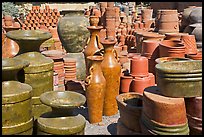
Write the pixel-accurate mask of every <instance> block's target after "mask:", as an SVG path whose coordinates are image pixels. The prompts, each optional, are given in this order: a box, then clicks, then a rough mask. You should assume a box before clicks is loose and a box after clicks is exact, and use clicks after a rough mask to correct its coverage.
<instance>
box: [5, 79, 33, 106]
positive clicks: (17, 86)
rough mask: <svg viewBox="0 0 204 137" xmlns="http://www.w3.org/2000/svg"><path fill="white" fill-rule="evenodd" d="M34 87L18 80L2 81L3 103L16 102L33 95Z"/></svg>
mask: <svg viewBox="0 0 204 137" xmlns="http://www.w3.org/2000/svg"><path fill="white" fill-rule="evenodd" d="M31 90H32V87H31V86H30V85H28V84H25V83H21V82H18V81H4V82H2V104H8V103H15V102H21V101H24V100H27V99H29V98H31V97H32V94H31Z"/></svg>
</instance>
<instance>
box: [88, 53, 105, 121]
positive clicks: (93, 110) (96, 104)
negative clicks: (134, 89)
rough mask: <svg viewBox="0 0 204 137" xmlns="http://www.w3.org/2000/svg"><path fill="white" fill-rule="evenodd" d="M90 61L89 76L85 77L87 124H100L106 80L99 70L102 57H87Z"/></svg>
mask: <svg viewBox="0 0 204 137" xmlns="http://www.w3.org/2000/svg"><path fill="white" fill-rule="evenodd" d="M87 59H89V60H90V61H91V67H90V68H89V71H90V75H88V76H87V77H86V80H85V86H86V99H87V106H88V114H89V122H90V123H91V124H93V123H99V122H102V115H103V104H104V96H105V89H106V79H105V77H104V76H103V72H102V69H101V62H102V61H103V57H102V56H88V57H87Z"/></svg>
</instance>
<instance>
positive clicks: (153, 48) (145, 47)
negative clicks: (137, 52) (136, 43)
mask: <svg viewBox="0 0 204 137" xmlns="http://www.w3.org/2000/svg"><path fill="white" fill-rule="evenodd" d="M141 54H142V55H143V56H145V57H147V58H153V59H155V58H158V57H159V41H153V40H143V42H142V52H141Z"/></svg>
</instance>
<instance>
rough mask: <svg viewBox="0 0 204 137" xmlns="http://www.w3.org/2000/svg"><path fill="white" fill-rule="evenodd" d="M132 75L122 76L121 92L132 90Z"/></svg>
mask: <svg viewBox="0 0 204 137" xmlns="http://www.w3.org/2000/svg"><path fill="white" fill-rule="evenodd" d="M132 79H133V77H132V76H124V75H122V76H121V77H120V93H126V92H129V91H130V84H131V82H132Z"/></svg>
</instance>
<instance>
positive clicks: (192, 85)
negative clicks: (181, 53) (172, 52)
mask: <svg viewBox="0 0 204 137" xmlns="http://www.w3.org/2000/svg"><path fill="white" fill-rule="evenodd" d="M156 75H157V85H158V87H159V89H160V92H161V93H162V94H163V95H165V96H169V97H197V96H202V61H198V60H192V61H171V62H167V63H160V64H157V65H156Z"/></svg>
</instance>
